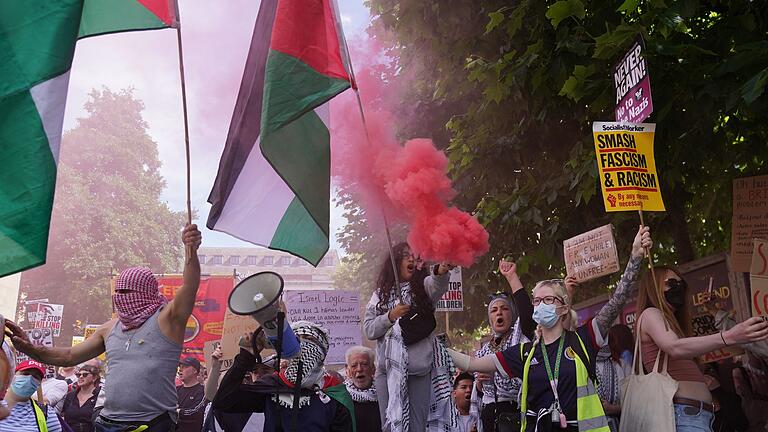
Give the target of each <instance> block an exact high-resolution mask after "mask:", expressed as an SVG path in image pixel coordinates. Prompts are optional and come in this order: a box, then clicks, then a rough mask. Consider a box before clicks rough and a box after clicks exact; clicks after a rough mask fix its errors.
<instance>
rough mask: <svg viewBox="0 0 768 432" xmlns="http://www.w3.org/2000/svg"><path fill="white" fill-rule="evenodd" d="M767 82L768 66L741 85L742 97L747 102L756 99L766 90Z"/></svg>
mask: <svg viewBox="0 0 768 432" xmlns="http://www.w3.org/2000/svg"><path fill="white" fill-rule="evenodd" d="M766 84H768V68H765V69H763V70H761V71H760V72H759V73H758V74H757V75H755V76H753V77H752V78H750V80H749V81H747V82H746V83H745V84H744V85H743V86H741V97H743V98H744V100H745V101H746V102H747V103H752V102H754V101H756V100H757V98H759V97H760V96H761V95H762V94H763V92H764V91H765V85H766Z"/></svg>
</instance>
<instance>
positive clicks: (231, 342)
mask: <svg viewBox="0 0 768 432" xmlns="http://www.w3.org/2000/svg"><path fill="white" fill-rule="evenodd" d="M257 328H259V323H258V322H257V321H256V320H254V319H253V318H251V317H250V316H243V315H235V314H234V313H232V311H231V310H229V308H226V311H225V312H224V328H223V329H222V332H221V370H222V371H225V370H227V369H229V368H230V367H231V366H232V362H233V361H234V359H235V356H236V355H237V353H239V352H240V347H239V346H238V344H237V342H238V341H239V340H240V337H241V336H243V335H244V334H245V333H253V332H254V331H255V330H256V329H257ZM203 350H205V345H203ZM211 352H213V350H211Z"/></svg>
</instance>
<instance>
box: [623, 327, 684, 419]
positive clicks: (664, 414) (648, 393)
mask: <svg viewBox="0 0 768 432" xmlns="http://www.w3.org/2000/svg"><path fill="white" fill-rule="evenodd" d="M641 322H642V320H640V321H639V322H638V323H637V338H636V340H635V358H634V360H633V361H632V374H631V375H629V376H628V377H627V378H626V379H625V381H624V383H623V385H622V393H621V419H620V420H619V432H640V431H654V432H675V408H674V406H673V404H672V398H673V397H674V396H675V393H676V392H677V381H675V380H674V379H672V377H671V376H669V374H668V373H667V362H668V360H669V356H668V355H666V354H662V353H663V352H662V351H661V350H659V353H658V355H657V356H656V362H655V363H654V364H653V370H652V371H651V373H649V374H646V373H645V371H644V369H643V350H642V349H640V341H641V339H642V336H641V335H642V333H641V332H640V325H641ZM661 357H664V361H663V362H662V364H661V369H659V366H660V365H659V363H660V359H661Z"/></svg>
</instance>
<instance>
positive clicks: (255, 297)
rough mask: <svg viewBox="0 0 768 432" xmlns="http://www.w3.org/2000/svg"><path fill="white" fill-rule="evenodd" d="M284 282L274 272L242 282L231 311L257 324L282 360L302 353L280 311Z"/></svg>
mask: <svg viewBox="0 0 768 432" xmlns="http://www.w3.org/2000/svg"><path fill="white" fill-rule="evenodd" d="M282 293H283V278H282V277H280V275H279V274H277V273H275V272H270V271H266V272H261V273H256V274H254V275H251V276H248V277H247V278H245V279H243V280H242V281H241V282H240V283H239V284H237V286H235V289H233V290H232V292H231V293H230V294H229V301H228V303H229V310H231V311H232V313H234V314H236V315H250V316H251V317H252V318H253V319H255V320H256V321H258V322H259V323H260V324H261V326H262V328H263V329H264V333H266V335H267V337H268V338H269V342H270V343H271V344H272V346H273V347H275V349H276V350H277V351H278V353H279V354H280V355H281V357H285V358H291V357H294V356H295V355H296V354H298V353H299V350H300V348H301V347H300V345H299V340H298V338H297V337H296V334H295V333H293V330H292V329H291V325H290V323H289V322H287V320H285V313H283V312H282V311H281V310H280V307H279V300H280V295H281V294H282Z"/></svg>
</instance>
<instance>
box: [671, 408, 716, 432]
mask: <svg viewBox="0 0 768 432" xmlns="http://www.w3.org/2000/svg"><path fill="white" fill-rule="evenodd" d="M714 420H715V415H714V414H712V413H711V412H709V411H706V410H703V409H700V408H696V407H692V406H688V405H680V404H675V424H676V425H677V432H712V422H713V421H714Z"/></svg>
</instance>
